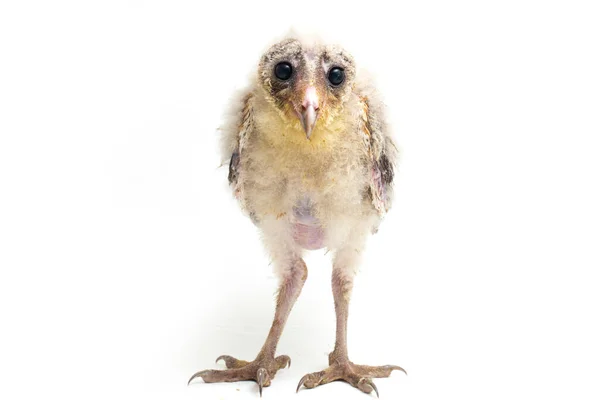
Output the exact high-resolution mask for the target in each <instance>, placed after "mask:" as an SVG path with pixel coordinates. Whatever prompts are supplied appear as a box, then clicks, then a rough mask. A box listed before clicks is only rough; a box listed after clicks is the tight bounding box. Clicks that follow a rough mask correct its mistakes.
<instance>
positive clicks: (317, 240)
mask: <svg viewBox="0 0 600 400" xmlns="http://www.w3.org/2000/svg"><path fill="white" fill-rule="evenodd" d="M291 222H292V232H293V235H294V241H295V242H296V244H297V245H298V246H300V247H302V248H304V249H306V250H318V249H321V248H323V247H324V244H325V232H324V231H323V227H322V226H321V223H320V222H319V220H318V219H317V218H316V217H315V216H314V212H313V207H312V205H311V202H310V199H309V198H307V197H304V198H302V199H301V200H300V201H298V202H297V203H296V205H295V206H294V212H293V217H292V221H291Z"/></svg>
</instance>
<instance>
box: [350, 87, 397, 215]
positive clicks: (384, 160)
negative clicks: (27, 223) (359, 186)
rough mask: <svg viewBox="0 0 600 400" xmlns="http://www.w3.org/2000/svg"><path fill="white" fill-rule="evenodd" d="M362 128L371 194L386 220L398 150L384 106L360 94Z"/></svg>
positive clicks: (374, 203)
mask: <svg viewBox="0 0 600 400" xmlns="http://www.w3.org/2000/svg"><path fill="white" fill-rule="evenodd" d="M359 99H360V106H361V109H360V119H361V121H360V126H361V133H362V136H363V143H364V146H365V153H366V158H367V164H368V170H369V173H370V179H369V188H368V191H369V194H370V196H371V202H372V203H373V207H374V208H375V210H376V211H377V212H378V213H379V215H380V216H383V215H384V214H385V213H386V212H387V211H388V210H389V209H390V207H391V203H392V197H393V187H392V186H393V181H394V168H395V162H396V155H397V147H396V145H395V143H394V140H393V138H392V136H391V134H390V131H389V128H388V127H387V124H386V123H385V121H384V112H383V103H382V102H381V101H380V100H379V99H377V97H376V95H375V94H373V93H371V94H367V93H365V92H362V93H360V95H359Z"/></svg>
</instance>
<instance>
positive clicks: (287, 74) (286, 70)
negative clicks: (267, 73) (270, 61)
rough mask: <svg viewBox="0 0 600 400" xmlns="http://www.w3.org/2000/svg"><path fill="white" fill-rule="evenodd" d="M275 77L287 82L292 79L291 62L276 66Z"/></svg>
mask: <svg viewBox="0 0 600 400" xmlns="http://www.w3.org/2000/svg"><path fill="white" fill-rule="evenodd" d="M275 76H276V77H277V78H279V79H281V80H282V81H287V80H288V79H290V78H291V77H292V64H290V63H289V62H280V63H279V64H277V65H276V66H275Z"/></svg>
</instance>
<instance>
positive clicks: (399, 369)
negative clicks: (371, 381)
mask: <svg viewBox="0 0 600 400" xmlns="http://www.w3.org/2000/svg"><path fill="white" fill-rule="evenodd" d="M385 368H390V369H391V370H392V371H393V370H398V371H402V372H404V374H405V375H407V376H408V373H407V372H406V370H405V369H404V368H402V367H399V366H397V365H386V366H385Z"/></svg>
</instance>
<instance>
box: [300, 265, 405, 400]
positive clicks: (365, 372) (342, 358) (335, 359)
mask: <svg viewBox="0 0 600 400" xmlns="http://www.w3.org/2000/svg"><path fill="white" fill-rule="evenodd" d="M352 280H353V277H352V276H349V274H347V273H345V272H344V271H342V270H340V269H339V268H336V267H335V265H334V269H333V274H332V278H331V287H332V290H333V298H334V302H335V314H336V335H335V336H336V338H335V348H334V350H333V352H331V353H330V354H329V367H328V368H326V369H324V370H323V371H319V372H313V373H311V374H306V375H304V376H303V377H302V379H300V382H299V383H298V387H297V388H296V392H298V390H300V388H301V387H302V385H304V386H305V387H306V388H309V389H312V388H314V387H317V386H319V385H324V384H326V383H329V382H333V381H338V380H342V381H346V382H348V383H349V384H351V385H352V386H354V387H355V388H358V389H359V390H361V391H363V392H365V393H371V392H372V391H373V390H374V391H375V393H376V394H377V397H379V391H378V390H377V386H375V383H373V379H372V378H387V377H388V376H390V374H391V373H392V371H393V370H398V371H402V372H404V373H405V374H406V371H405V370H404V369H403V368H400V367H398V366H397V365H383V366H380V367H371V366H367V365H358V364H354V363H352V362H350V360H349V359H348V347H347V342H346V330H347V327H348V303H349V300H350V293H351V292H352Z"/></svg>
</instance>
